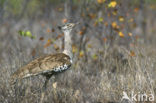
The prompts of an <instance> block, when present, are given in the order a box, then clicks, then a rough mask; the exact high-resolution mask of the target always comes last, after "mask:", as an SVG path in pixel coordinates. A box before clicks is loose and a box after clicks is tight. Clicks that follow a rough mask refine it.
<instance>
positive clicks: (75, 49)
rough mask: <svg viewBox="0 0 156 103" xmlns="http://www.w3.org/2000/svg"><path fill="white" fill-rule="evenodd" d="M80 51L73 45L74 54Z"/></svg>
mask: <svg viewBox="0 0 156 103" xmlns="http://www.w3.org/2000/svg"><path fill="white" fill-rule="evenodd" d="M77 51H78V49H77V47H76V46H75V45H72V52H73V53H76V52H77Z"/></svg>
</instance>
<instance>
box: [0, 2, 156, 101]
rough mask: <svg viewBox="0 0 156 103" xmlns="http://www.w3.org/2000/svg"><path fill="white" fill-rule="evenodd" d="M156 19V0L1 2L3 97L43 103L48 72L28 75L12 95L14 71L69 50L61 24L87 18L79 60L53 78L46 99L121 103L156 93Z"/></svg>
mask: <svg viewBox="0 0 156 103" xmlns="http://www.w3.org/2000/svg"><path fill="white" fill-rule="evenodd" d="M155 17H156V0H0V71H1V72H0V103H28V102H29V103H38V102H40V97H41V93H40V91H39V89H41V88H42V85H43V83H44V79H45V78H43V77H42V76H39V77H34V78H28V79H25V80H23V81H21V82H19V83H18V84H17V85H16V88H15V91H16V93H12V92H11V91H13V90H12V89H11V88H10V85H9V83H8V82H9V78H10V75H11V74H12V73H13V72H15V71H16V70H17V69H18V68H20V67H21V66H23V65H25V64H27V63H28V62H30V61H31V60H33V59H35V58H37V57H40V56H43V55H45V54H50V53H56V52H61V51H62V50H63V47H64V43H63V40H64V37H63V35H64V34H63V33H62V32H61V31H60V30H58V26H60V25H63V24H64V23H67V22H74V23H75V22H79V25H77V27H76V28H74V30H73V31H72V33H73V37H72V40H73V44H72V49H73V54H74V58H73V59H74V60H73V61H74V62H73V65H72V67H71V69H70V70H69V71H67V72H65V73H62V74H60V75H58V76H56V77H53V78H52V79H51V80H50V83H49V84H48V85H49V86H48V90H47V91H46V96H45V98H44V101H45V103H120V102H121V98H122V95H123V94H122V92H123V91H125V92H126V93H127V95H129V96H130V95H131V93H132V92H134V93H136V94H142V93H146V94H147V95H148V96H149V95H150V94H156V76H155V74H156V69H155V68H156V47H155V44H156V20H155ZM12 94H15V95H14V96H13V95H12ZM144 101H145V100H144ZM137 103H144V102H142V101H141V102H137ZM146 103H154V101H153V102H150V101H149V100H148V101H147V102H146Z"/></svg>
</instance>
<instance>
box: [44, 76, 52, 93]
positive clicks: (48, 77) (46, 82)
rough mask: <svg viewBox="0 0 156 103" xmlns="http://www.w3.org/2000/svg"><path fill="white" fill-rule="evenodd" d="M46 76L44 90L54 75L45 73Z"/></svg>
mask: <svg viewBox="0 0 156 103" xmlns="http://www.w3.org/2000/svg"><path fill="white" fill-rule="evenodd" d="M45 76H46V80H45V83H44V85H43V89H44V90H46V88H47V84H48V81H49V79H50V78H51V76H52V75H45Z"/></svg>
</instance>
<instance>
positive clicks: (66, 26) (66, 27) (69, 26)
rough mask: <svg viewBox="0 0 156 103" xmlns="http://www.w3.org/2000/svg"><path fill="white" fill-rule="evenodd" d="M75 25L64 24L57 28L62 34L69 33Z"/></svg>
mask: <svg viewBox="0 0 156 103" xmlns="http://www.w3.org/2000/svg"><path fill="white" fill-rule="evenodd" d="M76 24H77V23H66V24H64V25H63V26H59V27H58V28H59V29H60V30H62V31H63V32H71V31H72V29H73V28H74V27H75V25H76Z"/></svg>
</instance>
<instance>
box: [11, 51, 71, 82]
mask: <svg viewBox="0 0 156 103" xmlns="http://www.w3.org/2000/svg"><path fill="white" fill-rule="evenodd" d="M70 65H71V60H70V57H69V56H68V55H66V54H64V53H57V54H50V55H46V56H44V57H40V58H37V59H35V60H33V61H31V62H29V63H28V64H27V65H25V66H23V67H21V68H20V69H18V70H17V71H16V72H15V73H14V74H13V75H12V76H11V82H12V83H13V82H16V80H17V79H23V78H26V77H30V76H35V75H40V74H52V73H55V72H61V71H64V70H66V69H68V68H69V67H70Z"/></svg>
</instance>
